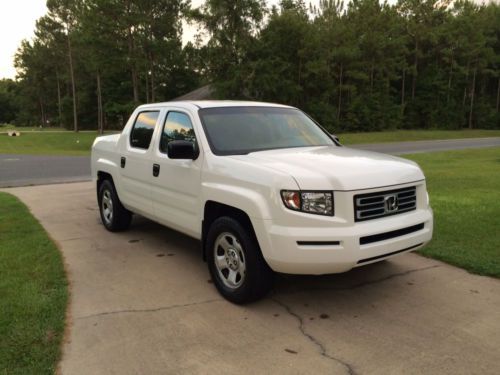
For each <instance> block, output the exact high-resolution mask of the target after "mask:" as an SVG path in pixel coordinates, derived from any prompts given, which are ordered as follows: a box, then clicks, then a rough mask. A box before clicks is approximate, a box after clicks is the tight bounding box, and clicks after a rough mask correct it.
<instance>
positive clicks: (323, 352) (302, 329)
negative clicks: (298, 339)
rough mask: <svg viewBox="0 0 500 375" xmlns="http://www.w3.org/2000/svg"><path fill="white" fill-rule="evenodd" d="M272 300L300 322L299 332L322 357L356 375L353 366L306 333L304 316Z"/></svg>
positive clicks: (280, 302)
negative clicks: (335, 355)
mask: <svg viewBox="0 0 500 375" xmlns="http://www.w3.org/2000/svg"><path fill="white" fill-rule="evenodd" d="M271 300H272V301H273V302H274V303H276V304H277V305H279V306H281V307H282V308H283V309H285V311H286V312H287V313H288V314H289V315H290V316H292V317H294V318H295V319H296V320H297V321H298V322H299V330H300V332H301V333H302V336H304V337H306V338H307V339H308V340H309V341H311V342H312V343H313V344H314V345H316V346H317V347H318V348H319V353H320V355H322V356H323V357H325V358H328V359H330V360H332V361H335V362H337V363H338V364H340V365H342V366H343V367H344V368H345V369H346V371H347V373H348V374H349V375H355V374H356V372H355V371H354V369H353V366H352V365H351V364H349V363H347V362H345V361H343V360H341V359H340V358H337V357H334V356H332V355H330V354H328V353H327V351H326V347H325V345H323V343H321V341H319V340H318V339H317V338H316V337H314V336H313V335H311V334H310V333H307V332H306V330H305V327H304V319H303V318H302V316H300V315H299V314H297V313H296V312H294V311H293V310H292V308H291V307H290V306H288V305H287V304H285V303H284V302H282V301H280V300H277V299H276V298H271Z"/></svg>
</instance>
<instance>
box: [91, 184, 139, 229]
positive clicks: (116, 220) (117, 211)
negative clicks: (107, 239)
mask: <svg viewBox="0 0 500 375" xmlns="http://www.w3.org/2000/svg"><path fill="white" fill-rule="evenodd" d="M97 200H98V202H99V212H100V214H101V220H102V223H103V224H104V227H105V228H106V229H107V230H109V231H111V232H118V231H122V230H125V229H128V227H129V226H130V222H131V221H132V213H131V212H130V211H129V210H127V209H126V208H125V207H123V205H122V203H121V202H120V199H118V194H117V193H116V189H115V186H114V185H113V183H112V182H111V181H110V180H104V181H103V182H102V183H101V185H100V186H99V192H98V194H97Z"/></svg>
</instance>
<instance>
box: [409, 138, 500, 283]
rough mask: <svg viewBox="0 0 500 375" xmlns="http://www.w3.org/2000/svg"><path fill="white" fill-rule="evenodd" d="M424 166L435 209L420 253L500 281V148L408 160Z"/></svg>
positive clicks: (430, 155) (425, 155)
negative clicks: (426, 242) (430, 233)
mask: <svg viewBox="0 0 500 375" xmlns="http://www.w3.org/2000/svg"><path fill="white" fill-rule="evenodd" d="M405 158H409V159H412V160H414V161H416V162H418V163H419V164H420V166H421V167H422V169H423V170H424V172H425V175H426V178H427V186H428V190H429V194H430V198H431V205H432V208H433V209H434V220H435V221H434V225H435V227H434V230H435V231H434V238H433V240H432V242H431V243H430V244H429V245H428V246H427V247H426V248H424V249H423V250H422V251H421V253H422V254H423V255H425V256H429V257H433V258H436V259H439V260H442V261H445V262H447V263H450V264H453V265H456V266H458V267H462V268H465V269H466V270H468V271H470V272H473V273H477V274H480V275H488V276H495V277H500V148H486V149H476V150H461V151H448V152H440V153H430V154H418V155H411V156H409V155H405Z"/></svg>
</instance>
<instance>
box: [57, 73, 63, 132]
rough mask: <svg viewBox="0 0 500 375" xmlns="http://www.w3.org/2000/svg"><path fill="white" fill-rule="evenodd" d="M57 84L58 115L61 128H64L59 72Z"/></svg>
mask: <svg viewBox="0 0 500 375" xmlns="http://www.w3.org/2000/svg"><path fill="white" fill-rule="evenodd" d="M56 83H57V114H58V116H59V120H58V122H59V127H61V128H62V127H63V124H62V104H61V81H60V79H59V71H58V70H56Z"/></svg>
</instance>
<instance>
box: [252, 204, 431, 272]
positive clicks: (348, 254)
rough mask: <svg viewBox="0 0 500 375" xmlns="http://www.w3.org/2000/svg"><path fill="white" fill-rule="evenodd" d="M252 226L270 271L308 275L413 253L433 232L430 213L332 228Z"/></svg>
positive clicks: (260, 222) (256, 222) (261, 223)
mask: <svg viewBox="0 0 500 375" xmlns="http://www.w3.org/2000/svg"><path fill="white" fill-rule="evenodd" d="M252 222H253V225H254V229H255V232H256V235H257V239H258V241H259V245H260V247H261V249H262V253H263V256H264V258H265V260H266V261H267V263H268V265H269V266H270V267H271V268H272V269H273V270H274V271H276V272H282V273H290V274H309V275H321V274H329V273H339V272H345V271H348V270H350V269H352V268H354V267H358V266H362V265H365V264H369V263H374V262H377V261H380V260H383V259H387V258H389V257H392V256H396V255H399V254H403V253H406V252H409V251H413V250H417V249H419V248H421V247H422V246H424V245H425V244H426V243H427V242H429V241H430V240H431V238H432V230H433V216H432V210H431V209H430V208H426V209H418V210H416V211H412V212H411V213H405V214H401V215H394V216H391V217H386V218H382V219H377V220H369V221H365V222H358V223H354V224H352V225H351V226H342V227H331V228H324V227H323V228H314V227H313V228H311V227H307V228H304V227H285V226H278V225H275V224H273V221H272V220H258V219H257V220H252Z"/></svg>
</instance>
